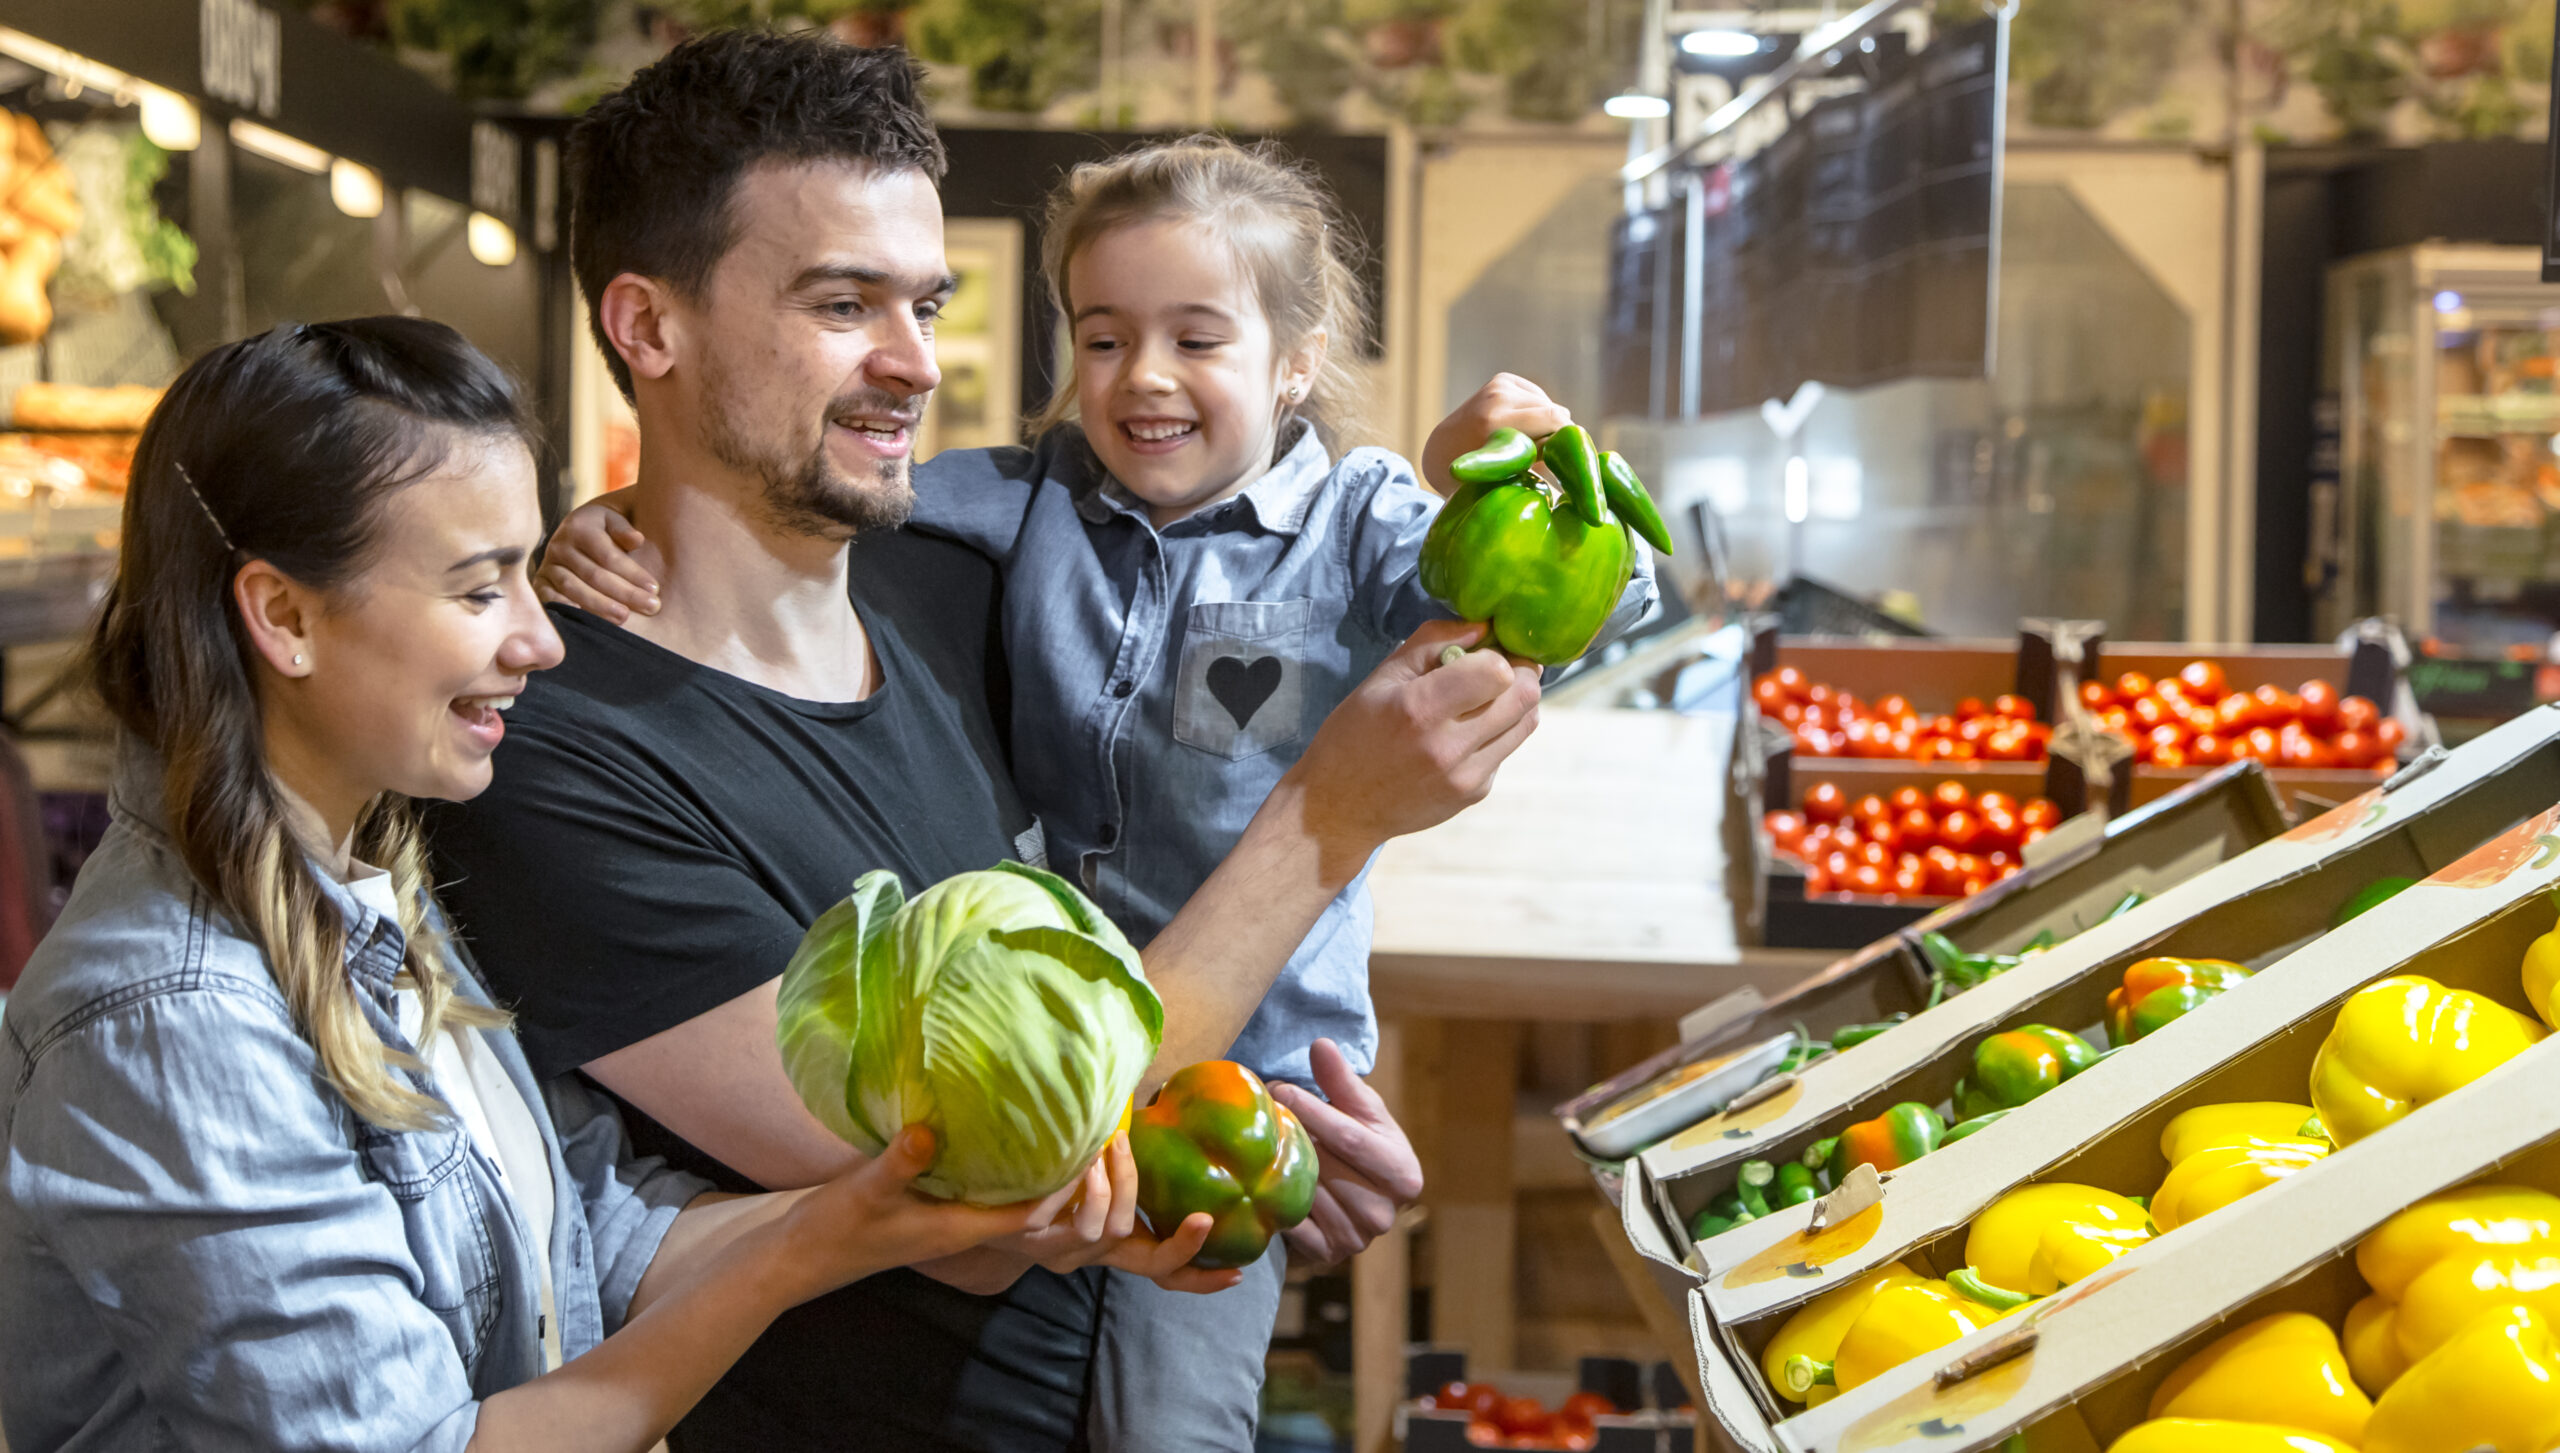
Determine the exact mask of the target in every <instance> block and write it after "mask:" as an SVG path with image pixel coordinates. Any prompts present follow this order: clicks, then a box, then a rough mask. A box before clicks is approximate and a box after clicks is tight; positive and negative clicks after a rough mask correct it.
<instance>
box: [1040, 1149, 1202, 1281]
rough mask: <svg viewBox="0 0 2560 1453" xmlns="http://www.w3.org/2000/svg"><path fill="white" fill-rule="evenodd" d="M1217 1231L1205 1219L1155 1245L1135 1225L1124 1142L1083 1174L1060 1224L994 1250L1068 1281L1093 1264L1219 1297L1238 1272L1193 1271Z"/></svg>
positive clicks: (1187, 1222)
mask: <svg viewBox="0 0 2560 1453" xmlns="http://www.w3.org/2000/svg"><path fill="white" fill-rule="evenodd" d="M1216 1225H1217V1222H1215V1221H1214V1220H1212V1219H1211V1218H1210V1217H1209V1215H1208V1214H1207V1213H1206V1212H1197V1213H1194V1214H1193V1215H1190V1216H1187V1217H1185V1218H1184V1219H1183V1222H1182V1224H1181V1225H1180V1226H1178V1227H1176V1228H1175V1229H1174V1233H1173V1235H1172V1236H1171V1237H1170V1238H1168V1239H1165V1240H1161V1241H1159V1240H1157V1239H1156V1237H1155V1235H1154V1234H1153V1233H1152V1232H1150V1231H1148V1230H1147V1228H1146V1227H1145V1226H1144V1225H1143V1224H1141V1223H1140V1222H1139V1220H1138V1163H1137V1160H1136V1158H1135V1157H1133V1156H1132V1155H1131V1154H1130V1153H1129V1137H1128V1136H1127V1135H1126V1134H1121V1135H1115V1136H1113V1137H1111V1144H1110V1145H1109V1146H1108V1147H1107V1148H1106V1149H1104V1151H1103V1152H1102V1154H1101V1155H1100V1156H1098V1157H1096V1158H1095V1160H1094V1162H1093V1164H1092V1165H1090V1166H1088V1167H1086V1169H1085V1173H1084V1179H1083V1180H1082V1181H1081V1182H1080V1183H1079V1184H1078V1185H1077V1187H1076V1189H1075V1193H1074V1197H1073V1199H1071V1200H1070V1201H1068V1202H1067V1204H1066V1207H1065V1209H1063V1210H1061V1211H1060V1212H1059V1213H1058V1216H1057V1219H1055V1220H1053V1221H1051V1222H1050V1223H1049V1224H1047V1225H1045V1226H1041V1227H1039V1228H1038V1229H1036V1230H1032V1231H1026V1232H1022V1233H1020V1234H1018V1235H1014V1236H1009V1237H1006V1238H1004V1239H1002V1240H1000V1241H996V1242H993V1243H991V1244H992V1245H994V1246H996V1247H998V1248H1000V1249H1003V1250H1007V1251H1011V1252H1014V1253H1016V1254H1018V1255H1020V1256H1022V1257H1023V1258H1024V1259H1026V1260H1029V1261H1031V1262H1033V1263H1036V1264H1037V1265H1040V1266H1042V1267H1045V1268H1047V1269H1048V1270H1050V1271H1054V1272H1058V1273H1060V1274H1064V1273H1066V1272H1070V1271H1074V1270H1075V1269H1076V1268H1078V1267H1081V1266H1091V1265H1094V1264H1096V1263H1100V1264H1101V1265H1104V1266H1108V1267H1113V1268H1115V1269H1117V1270H1120V1271H1125V1272H1131V1273H1134V1274H1135V1275H1138V1276H1143V1277H1145V1278H1146V1279H1147V1280H1149V1281H1152V1282H1154V1283H1155V1284H1156V1285H1158V1286H1161V1287H1163V1288H1164V1289H1165V1290H1166V1291H1171V1292H1204V1293H1205V1292H1222V1291H1225V1290H1226V1289H1227V1288H1229V1287H1231V1286H1234V1285H1235V1284H1236V1283H1237V1282H1238V1281H1241V1280H1243V1278H1244V1273H1243V1272H1241V1271H1236V1270H1233V1269H1227V1270H1220V1271H1212V1270H1210V1269H1209V1268H1207V1267H1199V1266H1193V1265H1191V1264H1190V1263H1191V1258H1193V1257H1195V1256H1198V1255H1199V1254H1200V1248H1201V1247H1202V1246H1204V1245H1206V1244H1208V1240H1209V1233H1210V1231H1211V1230H1213V1229H1214V1228H1215V1227H1216Z"/></svg>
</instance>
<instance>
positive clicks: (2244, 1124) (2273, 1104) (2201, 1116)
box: [2160, 1100, 2314, 1230]
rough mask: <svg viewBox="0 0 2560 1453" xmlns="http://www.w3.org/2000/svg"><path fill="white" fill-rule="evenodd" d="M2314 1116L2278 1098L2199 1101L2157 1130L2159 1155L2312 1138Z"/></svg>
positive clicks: (2172, 1158)
mask: <svg viewBox="0 0 2560 1453" xmlns="http://www.w3.org/2000/svg"><path fill="white" fill-rule="evenodd" d="M2313 1118H2314V1117H2313V1114H2312V1110H2311V1107H2310V1106H2308V1105H2293V1104H2287V1103H2286V1102H2284V1101H2281V1100H2243V1101H2240V1102H2239V1103H2237V1104H2231V1105H2198V1106H2196V1107H2195V1108H2193V1109H2191V1110H2187V1111H2184V1112H2182V1113H2180V1114H2179V1116H2178V1118H2177V1119H2175V1120H2172V1121H2170V1122H2169V1124H2168V1126H2167V1128H2165V1129H2163V1130H2162V1131H2161V1132H2160V1158H2161V1159H2162V1160H2165V1161H2167V1162H2168V1163H2169V1164H2171V1165H2176V1164H2177V1163H2178V1162H2179V1161H2182V1160H2185V1159H2186V1158H2187V1157H2188V1156H2191V1155H2193V1154H2195V1153H2196V1152H2197V1151H2200V1150H2211V1149H2213V1148H2215V1147H2217V1146H2224V1145H2293V1144H2296V1143H2298V1142H2301V1141H2306V1140H2311V1139H2313V1138H2314V1137H2313V1136H2311V1135H2308V1134H2305V1133H2304V1132H2305V1128H2306V1127H2307V1126H2309V1125H2310V1123H2311V1121H2312V1119H2313ZM2162 1229H2163V1230H2166V1229H2167V1228H2166V1227H2163V1228H2162Z"/></svg>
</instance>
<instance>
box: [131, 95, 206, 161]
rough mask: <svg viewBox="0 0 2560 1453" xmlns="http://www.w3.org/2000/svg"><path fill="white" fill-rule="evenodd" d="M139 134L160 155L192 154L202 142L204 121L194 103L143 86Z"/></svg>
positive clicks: (181, 97)
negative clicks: (176, 152) (159, 150)
mask: <svg viewBox="0 0 2560 1453" xmlns="http://www.w3.org/2000/svg"><path fill="white" fill-rule="evenodd" d="M140 101H141V104H142V134H143V137H144V138H145V139H146V140H148V141H149V142H150V143H151V144H152V145H153V146H156V147H158V148H160V149H161V150H162V151H193V150H195V149H196V147H197V146H198V145H200V144H202V142H203V141H204V118H203V117H201V116H199V115H197V114H196V106H195V103H194V102H193V101H190V100H188V99H187V98H186V97H184V96H181V95H179V94H178V93H177V92H175V91H171V90H166V89H163V88H162V87H159V86H146V87H144V88H143V90H142V94H141V97H140Z"/></svg>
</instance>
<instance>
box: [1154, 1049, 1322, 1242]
mask: <svg viewBox="0 0 2560 1453" xmlns="http://www.w3.org/2000/svg"><path fill="white" fill-rule="evenodd" d="M1129 1153H1130V1156H1131V1158H1132V1159H1134V1160H1135V1161H1136V1162H1137V1167H1138V1210H1139V1212H1140V1214H1142V1215H1144V1216H1145V1217H1146V1218H1147V1226H1148V1229H1150V1230H1152V1231H1154V1232H1155V1233H1156V1234H1157V1235H1158V1236H1170V1235H1172V1234H1173V1232H1174V1229H1175V1228H1176V1227H1178V1226H1180V1225H1181V1224H1182V1222H1183V1219H1184V1218H1185V1217H1188V1216H1190V1215H1191V1214H1193V1213H1194V1212H1198V1211H1206V1212H1208V1213H1209V1215H1210V1216H1212V1217H1213V1218H1215V1220H1216V1222H1217V1224H1216V1225H1215V1226H1214V1227H1212V1228H1211V1230H1210V1232H1209V1240H1208V1244H1207V1245H1205V1246H1203V1247H1201V1248H1200V1254H1199V1255H1198V1256H1195V1257H1193V1258H1192V1259H1191V1264H1192V1265H1194V1266H1204V1267H1212V1268H1215V1267H1229V1266H1251V1265H1252V1264H1253V1263H1254V1262H1256V1261H1259V1260H1261V1259H1262V1254H1263V1252H1264V1251H1265V1250H1267V1249H1268V1248H1269V1247H1270V1245H1271V1238H1272V1236H1273V1235H1274V1234H1275V1233H1277V1232H1280V1231H1284V1230H1286V1229H1288V1228H1289V1227H1291V1226H1295V1225H1297V1224H1298V1223H1299V1222H1301V1221H1303V1220H1305V1219H1307V1212H1308V1211H1309V1210H1310V1209H1312V1208H1313V1206H1314V1205H1315V1198H1316V1149H1315V1143H1314V1142H1313V1141H1311V1140H1309V1139H1308V1138H1307V1132H1306V1128H1305V1127H1304V1126H1302V1125H1300V1124H1299V1123H1298V1117H1297V1116H1295V1115H1292V1114H1290V1113H1289V1111H1288V1108H1287V1107H1286V1106H1283V1105H1281V1104H1278V1103H1277V1102H1275V1101H1274V1100H1273V1099H1272V1098H1271V1092H1270V1091H1269V1090H1268V1089H1266V1088H1265V1087H1264V1086H1263V1083H1262V1079H1261V1077H1260V1076H1258V1075H1256V1074H1255V1073H1254V1072H1253V1071H1251V1070H1249V1069H1246V1068H1245V1067H1244V1066H1242V1065H1240V1064H1233V1063H1230V1062H1229V1061H1226V1060H1209V1061H1206V1062H1204V1063H1201V1064H1196V1065H1193V1066H1191V1067H1190V1068H1188V1069H1185V1070H1182V1071H1180V1072H1178V1073H1176V1074H1175V1075H1174V1077H1173V1078H1172V1079H1169V1080H1167V1081H1165V1082H1164V1088H1163V1089H1160V1090H1158V1091H1157V1092H1156V1097H1155V1099H1153V1100H1151V1101H1149V1102H1148V1104H1147V1108H1145V1109H1143V1110H1140V1111H1139V1112H1138V1113H1137V1114H1136V1115H1134V1116H1132V1117H1130V1121H1129Z"/></svg>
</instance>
